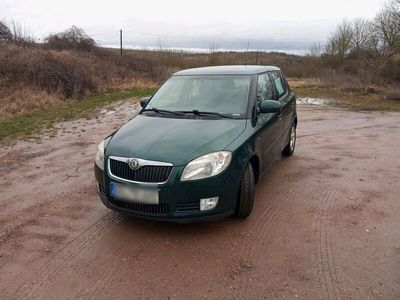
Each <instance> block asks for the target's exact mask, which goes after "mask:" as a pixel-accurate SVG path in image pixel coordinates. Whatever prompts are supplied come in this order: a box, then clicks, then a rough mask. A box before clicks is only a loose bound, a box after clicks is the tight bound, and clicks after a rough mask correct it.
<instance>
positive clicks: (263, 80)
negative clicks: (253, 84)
mask: <svg viewBox="0 0 400 300" xmlns="http://www.w3.org/2000/svg"><path fill="white" fill-rule="evenodd" d="M257 100H258V102H262V101H264V100H274V89H273V86H272V83H271V79H270V78H269V76H268V73H265V74H261V75H258V83H257Z"/></svg>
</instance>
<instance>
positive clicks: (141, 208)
mask: <svg viewBox="0 0 400 300" xmlns="http://www.w3.org/2000/svg"><path fill="white" fill-rule="evenodd" d="M111 202H112V203H113V204H114V205H116V206H118V207H121V208H125V209H129V210H131V211H133V212H138V213H145V214H151V215H166V214H167V213H168V211H169V206H168V204H167V203H160V204H141V203H133V202H127V201H122V200H115V199H113V200H112V201H111Z"/></svg>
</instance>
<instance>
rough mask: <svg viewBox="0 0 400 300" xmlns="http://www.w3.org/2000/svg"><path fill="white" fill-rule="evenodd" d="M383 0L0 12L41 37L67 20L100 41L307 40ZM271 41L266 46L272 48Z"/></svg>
mask: <svg viewBox="0 0 400 300" xmlns="http://www.w3.org/2000/svg"><path fill="white" fill-rule="evenodd" d="M382 3H384V0H279V1H278V0H274V1H271V0H246V1H233V0H230V1H227V0H222V1H220V0H197V1H190V0H186V1H177V0H165V1H151V0H141V1H132V0H130V1H118V0H114V1H110V0H107V1H103V0H96V1H95V0H79V1H78V0H65V1H62V0H61V1H55V0H53V1H45V0H0V19H2V20H6V21H10V20H15V21H17V22H19V23H20V24H22V26H24V28H25V29H26V30H27V31H28V32H30V33H32V34H34V35H35V36H36V37H37V38H42V37H43V36H45V35H46V34H48V33H52V32H58V31H61V30H63V29H65V28H68V27H70V26H71V25H77V26H79V27H82V28H83V29H84V30H86V32H88V33H89V34H90V35H92V37H93V38H94V39H95V40H96V41H97V42H98V43H100V44H103V45H118V43H119V42H118V41H119V29H123V31H124V42H125V44H126V45H127V46H136V47H137V46H159V45H160V44H161V45H162V46H163V47H168V46H170V47H172V46H180V47H184V46H185V45H186V46H187V47H197V46H198V47H202V45H205V44H209V43H210V42H214V41H215V42H216V44H217V46H218V47H222V48H229V47H231V48H245V47H246V46H247V42H249V43H250V48H254V49H256V48H259V47H268V46H265V45H264V44H263V43H262V42H261V41H268V43H269V44H270V45H272V46H273V47H275V48H279V47H280V48H287V47H288V45H289V46H290V45H291V46H293V47H294V48H305V47H309V45H311V44H313V43H314V42H318V41H322V42H323V41H325V40H326V37H327V35H328V34H329V32H330V31H331V30H332V29H334V27H335V24H336V23H337V22H339V21H340V20H342V19H343V18H347V19H353V18H356V17H364V18H372V17H373V16H374V15H375V13H376V12H377V11H378V10H379V9H380V7H381V5H382ZM273 47H272V48H273Z"/></svg>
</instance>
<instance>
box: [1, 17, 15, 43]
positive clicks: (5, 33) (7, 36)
mask: <svg viewBox="0 0 400 300" xmlns="http://www.w3.org/2000/svg"><path fill="white" fill-rule="evenodd" d="M12 40H13V34H12V32H11V30H10V28H8V26H7V25H6V24H5V23H4V22H1V21H0V42H10V41H12Z"/></svg>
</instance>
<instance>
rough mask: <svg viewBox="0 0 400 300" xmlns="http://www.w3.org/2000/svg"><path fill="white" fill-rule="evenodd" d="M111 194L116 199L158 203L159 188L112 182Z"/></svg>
mask: <svg viewBox="0 0 400 300" xmlns="http://www.w3.org/2000/svg"><path fill="white" fill-rule="evenodd" d="M110 195H111V196H112V197H113V198H115V199H120V200H125V201H129V202H135V203H144V204H158V203H159V202H158V190H157V189H156V188H142V187H137V186H129V185H126V184H119V183H115V182H111V183H110Z"/></svg>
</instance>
